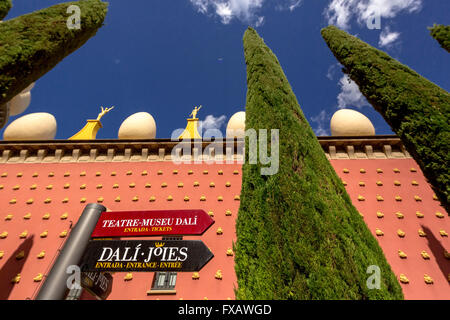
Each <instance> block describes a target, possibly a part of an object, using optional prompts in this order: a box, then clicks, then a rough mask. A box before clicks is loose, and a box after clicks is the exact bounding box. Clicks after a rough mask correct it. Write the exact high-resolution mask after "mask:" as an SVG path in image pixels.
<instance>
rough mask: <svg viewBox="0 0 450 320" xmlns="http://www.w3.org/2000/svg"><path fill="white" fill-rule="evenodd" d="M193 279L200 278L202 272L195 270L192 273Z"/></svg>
mask: <svg viewBox="0 0 450 320" xmlns="http://www.w3.org/2000/svg"><path fill="white" fill-rule="evenodd" d="M192 279H193V280H197V279H200V274H199V273H198V272H194V273H193V274H192Z"/></svg>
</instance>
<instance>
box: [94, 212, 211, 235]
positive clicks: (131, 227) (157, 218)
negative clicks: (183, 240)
mask: <svg viewBox="0 0 450 320" xmlns="http://www.w3.org/2000/svg"><path fill="white" fill-rule="evenodd" d="M213 223H214V220H213V219H212V218H211V217H210V216H209V215H208V214H207V213H206V212H205V211H204V210H154V211H112V212H103V213H102V215H101V216H100V219H99V220H98V222H97V225H96V227H95V229H94V232H93V233H92V235H91V237H93V238H109V237H136V236H161V235H200V234H202V233H203V232H205V231H206V230H207V229H208V228H209V227H210V226H211V225H212V224H213Z"/></svg>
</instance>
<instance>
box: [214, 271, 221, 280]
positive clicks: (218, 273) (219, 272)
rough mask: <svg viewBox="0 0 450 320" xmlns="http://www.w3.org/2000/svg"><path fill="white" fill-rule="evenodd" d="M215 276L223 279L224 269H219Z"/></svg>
mask: <svg viewBox="0 0 450 320" xmlns="http://www.w3.org/2000/svg"><path fill="white" fill-rule="evenodd" d="M214 278H216V279H218V280H222V270H217V272H216V274H215V275H214Z"/></svg>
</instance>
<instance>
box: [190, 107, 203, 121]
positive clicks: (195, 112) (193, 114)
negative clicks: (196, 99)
mask: <svg viewBox="0 0 450 320" xmlns="http://www.w3.org/2000/svg"><path fill="white" fill-rule="evenodd" d="M201 108H202V106H200V107H194V110H192V112H191V114H190V116H192V119H196V118H197V113H198V112H199V111H200V109H201Z"/></svg>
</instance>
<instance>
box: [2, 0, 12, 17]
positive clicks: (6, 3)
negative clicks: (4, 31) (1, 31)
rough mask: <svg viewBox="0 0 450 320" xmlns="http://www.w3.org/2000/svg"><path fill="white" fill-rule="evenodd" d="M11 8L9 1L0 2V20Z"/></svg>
mask: <svg viewBox="0 0 450 320" xmlns="http://www.w3.org/2000/svg"><path fill="white" fill-rule="evenodd" d="M11 7H12V2H11V0H0V20H2V19H3V18H5V17H6V15H7V14H8V11H9V9H11Z"/></svg>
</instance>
